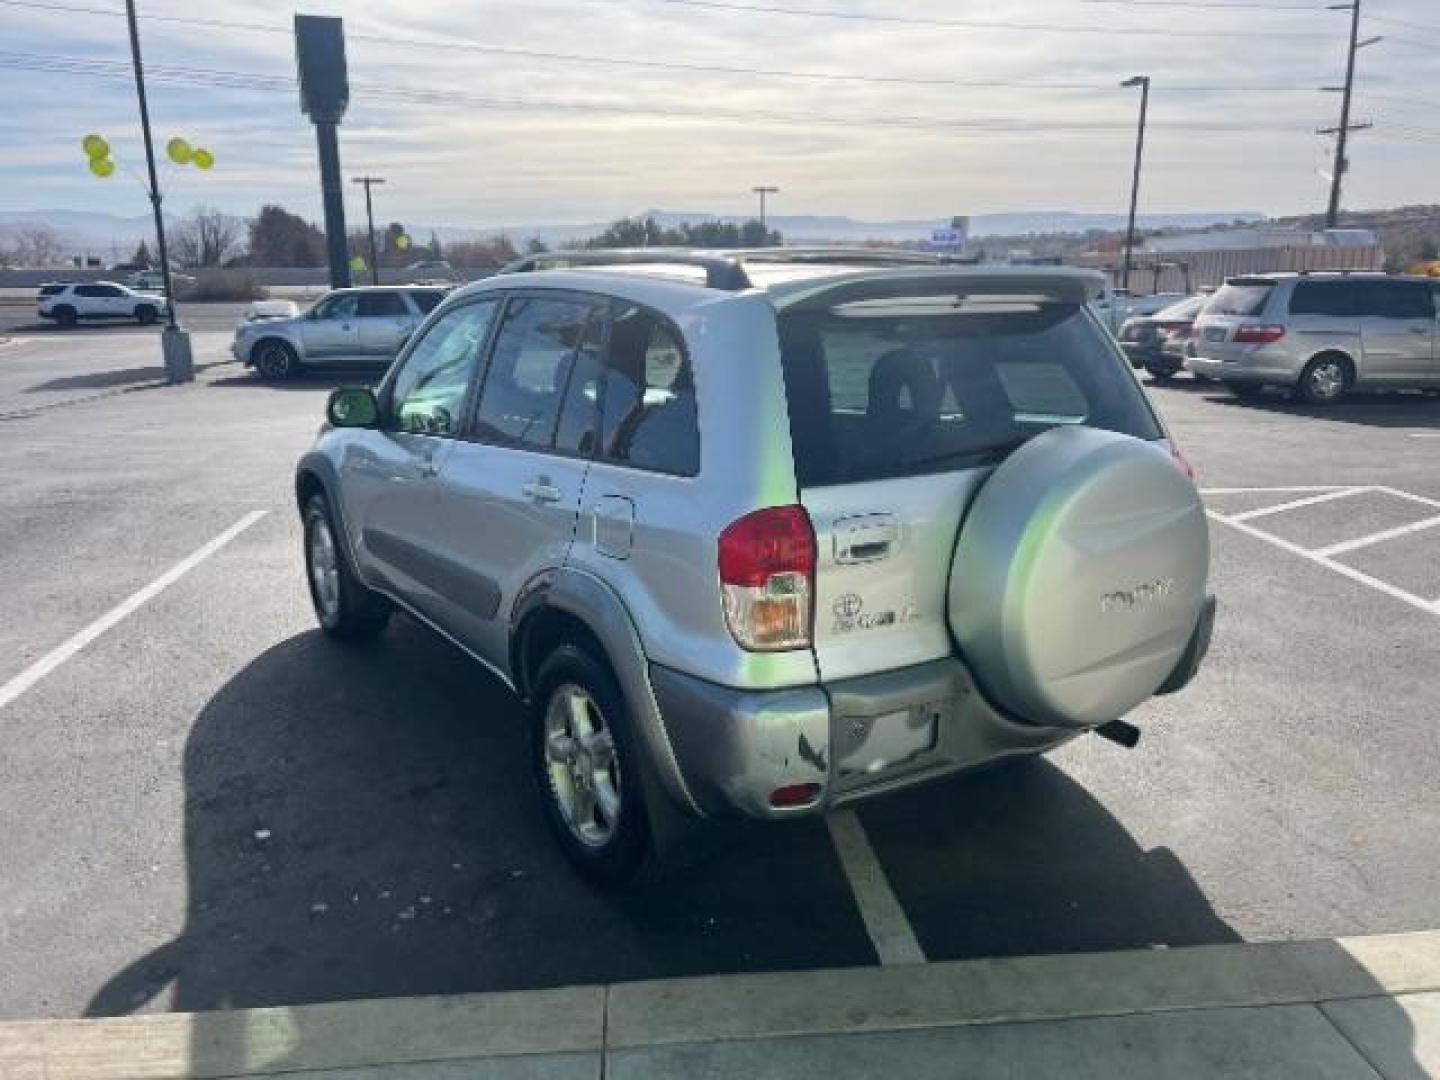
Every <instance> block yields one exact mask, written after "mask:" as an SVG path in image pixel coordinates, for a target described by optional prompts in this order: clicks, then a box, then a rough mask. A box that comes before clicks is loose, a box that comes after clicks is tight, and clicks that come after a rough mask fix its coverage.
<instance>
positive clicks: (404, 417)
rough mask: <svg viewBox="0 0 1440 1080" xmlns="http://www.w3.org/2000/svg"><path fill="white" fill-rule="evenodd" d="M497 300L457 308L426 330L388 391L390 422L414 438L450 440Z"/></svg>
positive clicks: (398, 429) (462, 407)
mask: <svg viewBox="0 0 1440 1080" xmlns="http://www.w3.org/2000/svg"><path fill="white" fill-rule="evenodd" d="M497 304H498V301H495V300H482V301H479V302H477V303H474V304H466V305H465V306H464V307H457V308H454V309H453V310H451V311H448V312H446V313H445V314H444V315H442V316H441V317H440V318H439V319H438V320H437V321H436V322H435V323H434V324H432V325H431V326H430V327H428V328H427V329H426V331H425V333H424V335H423V336H422V337H421V338H420V339H419V340H418V341H416V342H415V345H414V347H413V348H412V349H411V350H410V352H409V353H408V354H407V355H406V357H405V360H404V362H403V363H402V364H401V366H400V369H399V371H398V372H397V373H396V375H395V381H394V383H393V384H392V386H391V391H390V402H391V404H390V423H389V425H388V426H389V427H390V428H391V429H393V430H395V431H403V432H408V433H411V434H415V435H442V436H448V435H454V434H455V433H456V432H457V431H458V430H459V425H460V417H461V414H462V412H463V410H464V406H465V396H466V394H467V393H468V391H469V389H470V380H471V378H472V376H473V375H474V373H475V367H476V365H477V364H478V363H479V361H480V351H481V349H482V348H484V345H485V337H486V335H487V334H488V333H489V330H490V323H491V321H492V320H493V319H494V318H495V309H496V307H497Z"/></svg>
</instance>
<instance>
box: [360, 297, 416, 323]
mask: <svg viewBox="0 0 1440 1080" xmlns="http://www.w3.org/2000/svg"><path fill="white" fill-rule="evenodd" d="M409 314H410V309H409V308H407V307H406V306H405V301H404V300H401V299H400V294H399V293H393V292H367V293H361V294H360V318H362V319H400V318H404V317H405V316H406V315H409Z"/></svg>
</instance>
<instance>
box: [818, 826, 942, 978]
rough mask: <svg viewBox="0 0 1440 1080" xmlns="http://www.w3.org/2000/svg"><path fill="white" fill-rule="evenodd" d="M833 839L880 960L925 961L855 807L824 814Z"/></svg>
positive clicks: (919, 962) (889, 963)
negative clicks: (854, 809)
mask: <svg viewBox="0 0 1440 1080" xmlns="http://www.w3.org/2000/svg"><path fill="white" fill-rule="evenodd" d="M825 824H826V825H827V826H829V829H830V840H831V842H832V843H834V845H835V853H836V854H837V855H839V856H840V865H841V866H842V867H844V869H845V877H846V878H847V879H848V880H849V882H850V891H851V892H852V893H853V894H854V896H855V905H856V907H858V908H859V909H860V918H861V919H862V920H863V921H864V923H865V930H866V932H867V933H868V934H869V935H870V943H871V944H872V945H874V946H875V955H876V956H878V957H879V958H880V963H881V964H884V965H886V966H889V965H891V964H923V963H924V962H925V953H924V951H923V950H921V948H920V942H919V940H917V939H916V937H915V931H914V930H912V929H911V927H910V920H909V919H907V918H906V917H905V912H904V910H903V909H902V908H901V907H900V901H899V900H898V899H896V897H895V893H894V892H893V891H892V890H891V888H890V882H889V880H888V879H887V878H886V877H885V871H884V870H883V869H882V868H881V866H880V860H879V859H877V858H876V857H875V850H874V849H873V848H872V847H871V846H870V841H869V839H868V838H867V837H866V836H865V828H864V826H862V825H861V824H860V819H859V818H858V817H856V816H855V811H853V810H840V811H837V812H836V813H833V814H830V815H829V816H827V817H826V818H825Z"/></svg>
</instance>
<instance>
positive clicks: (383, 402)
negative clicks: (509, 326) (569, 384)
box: [375, 290, 506, 442]
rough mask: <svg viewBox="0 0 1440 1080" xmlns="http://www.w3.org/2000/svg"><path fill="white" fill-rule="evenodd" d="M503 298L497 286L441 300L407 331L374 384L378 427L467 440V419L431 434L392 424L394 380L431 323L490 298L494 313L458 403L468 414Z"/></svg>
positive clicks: (486, 362)
mask: <svg viewBox="0 0 1440 1080" xmlns="http://www.w3.org/2000/svg"><path fill="white" fill-rule="evenodd" d="M505 299H506V296H505V294H504V293H501V292H500V291H499V290H495V291H494V292H484V293H478V294H477V295H475V296H471V297H467V298H466V299H465V300H464V301H463V302H461V303H458V304H451V305H450V306H448V307H446V306H445V304H444V302H443V301H442V302H441V304H440V305H439V306H437V307H436V308H435V310H434V311H432V312H431V313H430V314H429V315H428V316H426V318H425V321H424V322H423V323H421V324H420V326H419V327H417V328H416V330H415V332H414V333H413V334H411V335H410V337H409V339H408V340H407V341H406V342H405V345H404V347H403V348H401V350H400V352H399V354H398V355H397V356H396V357H395V360H394V361H393V362H392V363H391V364H390V368H389V370H388V371H386V372H385V377H384V378H382V379H381V380H380V385H379V386H377V387H376V388H375V401H376V404H377V405H378V407H379V413H380V425H379V429H378V430H380V431H383V432H386V433H388V434H392V435H416V436H419V437H420V438H423V439H449V440H451V441H452V442H462V441H463V442H468V441H470V440H468V439H467V438H466V437H465V433H466V429H467V427H468V423H462V424H461V425H460V427H459V428H458V429H457V430H456V431H453V432H451V433H450V434H448V435H435V434H432V433H431V432H428V431H401V430H399V429H398V428H396V427H393V426H392V425H391V424H390V422H389V421H390V414H391V412H392V411H393V410H392V406H393V405H394V397H395V382H396V380H397V379H399V378H400V372H401V371H402V370H404V368H405V365H406V364H408V363H409V362H410V356H411V354H412V353H414V351H415V349H416V347H417V346H418V345H419V343H420V342H422V341H424V340H425V338H426V337H427V336H429V333H430V330H431V329H432V326H433V324H434V323H437V322H439V321H440V320H441V319H443V318H445V317H446V316H448V315H449V314H450V313H451V312H455V311H460V310H462V309H464V308H470V307H476V306H477V305H479V304H485V303H492V302H493V303H495V316H494V317H492V318H491V320H490V325H489V326H488V327H486V329H485V340H484V341H482V342H481V343H480V348H479V355H478V356H477V357H476V360H475V368H474V370H473V371H471V372H470V379H469V382H468V383H467V384H466V387H465V398H464V400H463V401H462V402H461V405H460V410H461V411H460V415H461V417H465V418H468V417H469V415H470V408H471V405H472V403H473V402H475V401H477V400H478V393H477V389H476V384H477V383H478V382H479V381H480V379H481V377H482V375H483V373H484V372H485V371H486V370H488V369H489V366H490V346H491V345H492V344H493V343H494V340H495V328H496V327H497V326H499V325H500V316H501V315H503V314H504V311H505Z"/></svg>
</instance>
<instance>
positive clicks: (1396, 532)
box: [1315, 517, 1440, 558]
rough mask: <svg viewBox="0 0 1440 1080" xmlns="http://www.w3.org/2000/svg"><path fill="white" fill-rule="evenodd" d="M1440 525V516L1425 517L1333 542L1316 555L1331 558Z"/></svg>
mask: <svg viewBox="0 0 1440 1080" xmlns="http://www.w3.org/2000/svg"><path fill="white" fill-rule="evenodd" d="M1437 525H1440V517H1431V518H1424V519H1423V520H1421V521H1412V522H1411V523H1410V524H1409V525H1397V526H1396V527H1395V528H1393V529H1386V530H1385V531H1384V532H1378V533H1371V534H1370V535H1369V536H1361V537H1357V538H1356V539H1354V540H1342V541H1341V542H1340V543H1338V544H1331V545H1330V546H1329V547H1323V548H1318V549H1317V550H1316V551H1315V554H1316V555H1321V556H1324V557H1325V558H1330V557H1331V556H1334V555H1343V554H1345V552H1347V551H1358V550H1359V549H1360V548H1364V547H1369V546H1370V545H1371V544H1379V543H1383V542H1384V541H1386V540H1394V539H1396V538H1397V537H1401V536H1409V535H1410V534H1411V533H1417V532H1424V531H1425V530H1426V529H1433V528H1435V527H1436V526H1437Z"/></svg>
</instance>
